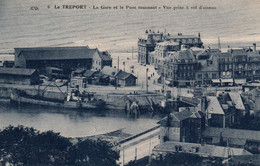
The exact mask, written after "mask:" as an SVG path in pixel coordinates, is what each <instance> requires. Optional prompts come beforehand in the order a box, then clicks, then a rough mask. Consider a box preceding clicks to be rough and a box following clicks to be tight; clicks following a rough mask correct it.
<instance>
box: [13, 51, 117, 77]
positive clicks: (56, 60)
mask: <svg viewBox="0 0 260 166" xmlns="http://www.w3.org/2000/svg"><path fill="white" fill-rule="evenodd" d="M93 57H95V60H94V63H95V65H94V67H95V69H96V70H99V69H101V68H102V67H104V66H106V65H108V66H112V60H111V58H109V57H110V55H109V54H108V53H107V52H105V53H104V52H100V51H99V50H98V49H90V48H89V47H88V46H82V47H34V48H15V66H16V67H18V68H27V69H38V70H39V71H40V73H44V72H45V69H46V67H56V68H59V69H61V70H63V72H64V73H65V74H66V75H69V74H70V73H71V71H73V70H76V69H77V68H84V69H92V66H93Z"/></svg>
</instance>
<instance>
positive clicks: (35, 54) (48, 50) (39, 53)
mask: <svg viewBox="0 0 260 166" xmlns="http://www.w3.org/2000/svg"><path fill="white" fill-rule="evenodd" d="M95 53H98V49H90V48H89V47H88V46H85V47H34V48H15V55H16V56H21V55H23V56H24V57H25V59H26V60H45V59H46V60H51V59H86V58H87V59H89V58H92V57H93V55H94V54H95Z"/></svg>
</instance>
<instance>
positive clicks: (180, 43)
mask: <svg viewBox="0 0 260 166" xmlns="http://www.w3.org/2000/svg"><path fill="white" fill-rule="evenodd" d="M181 45H182V42H181V41H179V50H181Z"/></svg>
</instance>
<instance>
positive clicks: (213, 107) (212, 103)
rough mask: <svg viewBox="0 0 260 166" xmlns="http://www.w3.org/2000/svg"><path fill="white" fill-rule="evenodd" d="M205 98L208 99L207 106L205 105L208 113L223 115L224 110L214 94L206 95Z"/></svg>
mask: <svg viewBox="0 0 260 166" xmlns="http://www.w3.org/2000/svg"><path fill="white" fill-rule="evenodd" d="M207 100H208V101H209V103H208V107H207V112H208V113H209V114H219V115H224V114H225V113H224V111H223V109H222V107H221V105H220V103H219V101H218V99H217V97H215V96H207Z"/></svg>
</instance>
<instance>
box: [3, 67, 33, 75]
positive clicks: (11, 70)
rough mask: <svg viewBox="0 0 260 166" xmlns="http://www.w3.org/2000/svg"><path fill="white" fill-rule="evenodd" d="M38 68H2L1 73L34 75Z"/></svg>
mask: <svg viewBox="0 0 260 166" xmlns="http://www.w3.org/2000/svg"><path fill="white" fill-rule="evenodd" d="M35 71H36V69H23V68H4V67H1V68H0V74H11V75H25V76H30V75H32V74H33V73H34V72H35Z"/></svg>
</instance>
